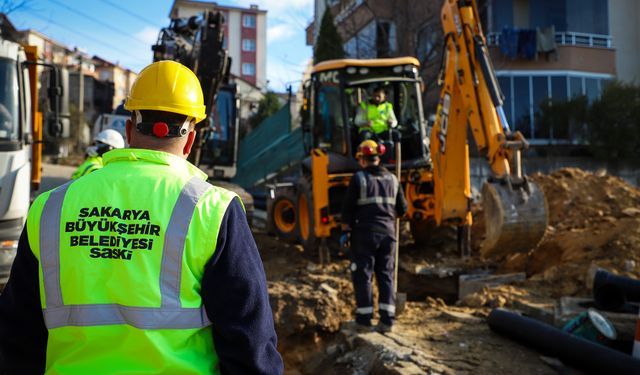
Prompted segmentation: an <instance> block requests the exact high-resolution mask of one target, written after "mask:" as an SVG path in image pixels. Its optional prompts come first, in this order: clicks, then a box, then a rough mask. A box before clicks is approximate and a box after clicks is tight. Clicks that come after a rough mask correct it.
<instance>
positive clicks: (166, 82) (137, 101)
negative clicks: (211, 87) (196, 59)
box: [124, 60, 207, 123]
mask: <svg viewBox="0 0 640 375" xmlns="http://www.w3.org/2000/svg"><path fill="white" fill-rule="evenodd" d="M124 108H126V109H128V110H129V111H136V110H150V111H164V112H171V113H178V114H181V115H185V116H188V117H193V118H195V119H196V123H198V122H200V121H202V120H204V119H205V118H206V117H207V115H206V110H205V105H204V99H203V95H202V87H201V86H200V81H199V80H198V77H196V75H195V74H194V73H193V72H192V71H191V69H189V68H187V67H186V66H184V65H182V64H180V63H178V62H175V61H169V60H165V61H157V62H154V63H153V64H151V65H148V66H147V67H146V68H144V69H142V71H141V72H140V74H139V75H138V78H137V79H136V81H135V82H134V83H133V86H132V87H131V93H130V94H129V96H128V97H127V101H126V103H125V104H124Z"/></svg>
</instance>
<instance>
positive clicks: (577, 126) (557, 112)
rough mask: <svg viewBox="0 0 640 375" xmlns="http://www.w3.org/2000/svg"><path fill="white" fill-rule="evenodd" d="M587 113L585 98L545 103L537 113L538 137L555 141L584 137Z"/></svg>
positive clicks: (541, 104)
mask: <svg viewBox="0 0 640 375" xmlns="http://www.w3.org/2000/svg"><path fill="white" fill-rule="evenodd" d="M587 111H588V103H587V98H586V97H585V96H578V97H574V98H572V99H569V100H566V101H544V102H542V103H540V111H539V112H538V113H536V124H538V130H537V132H536V136H538V137H539V138H547V139H554V140H560V139H562V140H568V139H575V138H580V137H584V135H583V134H582V133H583V132H582V131H581V130H582V128H583V127H584V126H583V125H584V124H585V122H586V117H587Z"/></svg>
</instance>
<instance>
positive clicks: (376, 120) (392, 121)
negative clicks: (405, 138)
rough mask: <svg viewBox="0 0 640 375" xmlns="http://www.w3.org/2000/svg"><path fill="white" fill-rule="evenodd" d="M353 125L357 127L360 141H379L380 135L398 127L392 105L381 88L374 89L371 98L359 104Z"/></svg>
mask: <svg viewBox="0 0 640 375" xmlns="http://www.w3.org/2000/svg"><path fill="white" fill-rule="evenodd" d="M355 124H356V126H357V127H358V134H359V138H360V141H364V140H367V139H380V135H381V134H383V133H384V132H386V131H388V130H389V128H395V127H396V126H397V125H398V120H397V119H396V115H395V113H394V112H393V105H392V104H391V103H389V102H388V101H387V95H386V93H385V91H384V88H383V87H381V86H379V87H376V88H375V89H374V90H373V94H372V95H371V98H369V100H368V101H366V102H365V101H363V102H362V103H360V106H359V107H358V110H357V112H356V119H355Z"/></svg>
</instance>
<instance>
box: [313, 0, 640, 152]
mask: <svg viewBox="0 0 640 375" xmlns="http://www.w3.org/2000/svg"><path fill="white" fill-rule="evenodd" d="M441 5H442V0H426V1H412V0H399V1H394V2H388V1H382V0H326V1H325V0H316V2H315V11H316V13H315V16H314V21H313V22H312V23H311V24H310V25H309V27H308V28H307V44H309V45H313V43H314V41H315V39H316V38H317V34H318V30H317V28H316V27H315V26H316V25H319V24H320V19H321V17H322V14H323V12H324V11H325V9H330V10H331V12H332V13H333V15H334V18H335V22H336V26H337V28H338V31H339V32H340V33H341V35H342V37H343V39H344V49H345V52H346V54H347V56H349V57H353V58H377V57H392V56H400V55H413V56H416V57H418V59H419V60H420V61H421V63H422V64H423V74H422V76H423V79H424V80H425V83H426V84H427V89H428V91H430V93H429V94H427V98H428V99H427V100H425V103H426V111H427V112H430V111H433V109H432V108H431V107H432V104H433V99H434V96H436V95H437V93H438V90H437V88H436V86H435V84H434V83H435V81H434V80H435V77H436V73H437V69H438V65H439V61H440V53H441V48H442V28H441V25H440V19H439V17H440V8H441ZM478 6H479V11H480V15H481V18H482V24H483V29H484V31H485V35H486V37H487V43H488V44H489V46H490V53H491V57H492V61H493V64H494V68H495V70H496V74H497V76H498V81H499V83H500V86H501V88H502V91H503V93H504V95H505V97H506V100H505V104H504V108H505V112H506V114H507V118H508V120H509V122H510V124H511V127H512V128H515V129H517V130H520V131H521V132H522V133H523V134H524V135H525V136H526V137H527V138H528V139H529V140H531V142H532V143H533V144H548V143H563V142H564V143H575V142H579V141H580V139H579V138H580V137H579V135H578V134H564V135H561V136H560V138H561V139H558V134H555V135H554V134H552V131H550V129H548V128H542V127H541V126H540V124H539V122H540V121H539V116H540V108H541V104H542V103H544V102H549V101H566V100H568V99H570V98H573V97H575V96H586V97H587V100H588V101H589V102H591V101H593V100H594V99H595V98H597V97H598V96H599V95H600V93H601V92H602V90H603V89H604V88H605V87H606V85H607V84H608V83H609V82H610V81H611V80H613V79H619V80H622V81H625V82H636V83H640V59H638V58H637V51H638V50H639V49H640V24H639V23H638V22H637V20H638V18H639V17H640V2H638V1H637V0H478ZM407 10H409V11H407Z"/></svg>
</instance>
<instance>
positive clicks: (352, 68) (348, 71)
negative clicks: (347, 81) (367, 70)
mask: <svg viewBox="0 0 640 375" xmlns="http://www.w3.org/2000/svg"><path fill="white" fill-rule="evenodd" d="M357 71H358V69H356V67H355V66H350V67H348V68H347V73H349V74H356V72H357Z"/></svg>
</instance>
